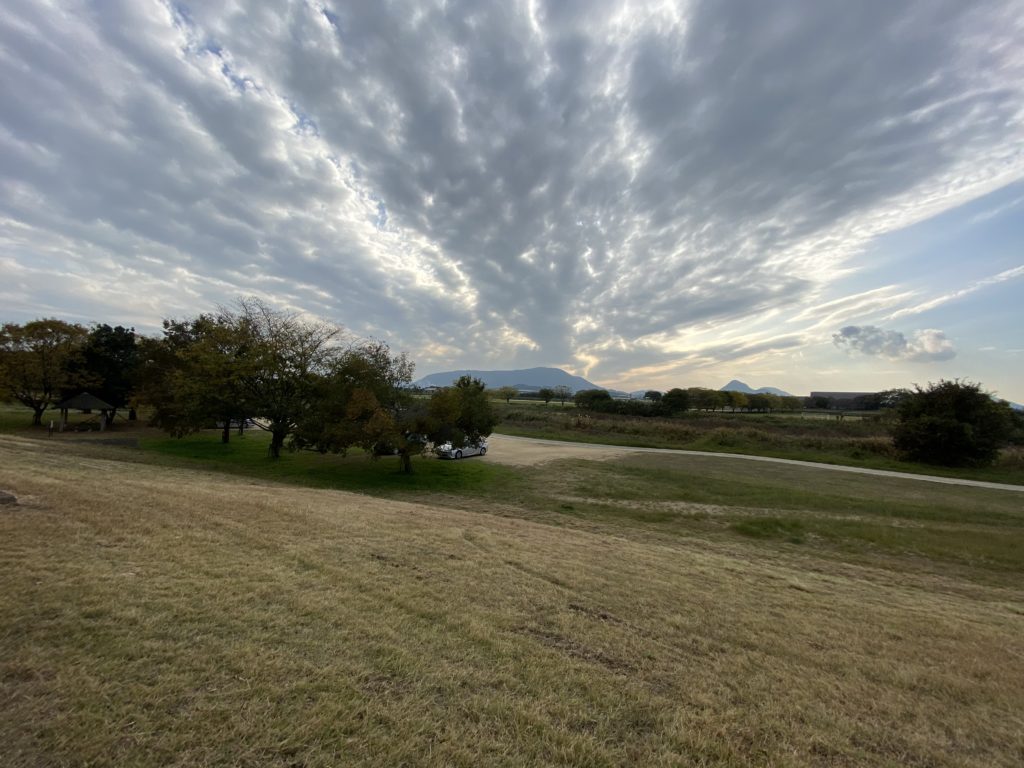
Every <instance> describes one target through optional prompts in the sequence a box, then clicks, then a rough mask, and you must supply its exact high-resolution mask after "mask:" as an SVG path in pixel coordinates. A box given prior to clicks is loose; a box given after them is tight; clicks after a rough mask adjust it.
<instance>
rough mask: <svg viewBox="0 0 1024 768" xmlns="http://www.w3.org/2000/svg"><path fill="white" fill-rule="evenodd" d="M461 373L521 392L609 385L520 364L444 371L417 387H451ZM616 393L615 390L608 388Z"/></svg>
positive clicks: (417, 382)
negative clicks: (500, 368)
mask: <svg viewBox="0 0 1024 768" xmlns="http://www.w3.org/2000/svg"><path fill="white" fill-rule="evenodd" d="M460 376H472V377H473V378H474V379H480V381H482V382H483V383H484V384H486V385H487V386H488V387H489V388H492V389H496V388H497V387H515V388H516V389H518V390H520V391H521V392H530V391H536V390H538V389H540V388H542V387H559V386H566V387H569V389H571V390H572V391H573V392H578V391H579V390H581V389H606V387H599V386H598V385H597V384H594V383H592V382H589V381H587V380H586V379H584V378H583V377H582V376H573V375H572V374H571V373H568V372H566V371H563V370H562V369H561V368H519V369H516V370H511V371H471V370H465V371H442V372H441V373H431V374H429V375H427V376H424V377H423V378H422V379H420V380H419V381H416V382H413V383H414V385H415V386H417V387H448V386H451V384H452V383H453V382H454V381H455V380H456V379H458V378H459V377H460ZM608 391H609V392H612V393H613V394H614V390H608Z"/></svg>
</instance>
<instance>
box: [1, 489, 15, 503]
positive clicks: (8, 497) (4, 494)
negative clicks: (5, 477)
mask: <svg viewBox="0 0 1024 768" xmlns="http://www.w3.org/2000/svg"><path fill="white" fill-rule="evenodd" d="M17 503H18V497H17V496H15V495H14V494H13V493H11V492H10V491H0V506H3V505H4V504H17Z"/></svg>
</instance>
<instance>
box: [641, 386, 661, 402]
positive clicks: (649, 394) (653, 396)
mask: <svg viewBox="0 0 1024 768" xmlns="http://www.w3.org/2000/svg"><path fill="white" fill-rule="evenodd" d="M644 400H650V401H651V402H652V403H657V402H659V401H660V400H661V392H659V391H658V390H656V389H648V390H647V391H646V392H644Z"/></svg>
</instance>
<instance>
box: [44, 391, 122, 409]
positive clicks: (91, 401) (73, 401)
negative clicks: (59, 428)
mask: <svg viewBox="0 0 1024 768" xmlns="http://www.w3.org/2000/svg"><path fill="white" fill-rule="evenodd" d="M57 407H58V408H60V409H61V410H64V409H67V410H69V411H112V410H114V406H112V405H111V404H110V403H106V402H104V401H103V400H100V399H99V398H98V397H96V395H90V394H89V393H88V392H82V393H81V394H79V395H75V396H74V397H69V398H68V399H67V400H65V401H64V402H63V403H59V404H58V405H57Z"/></svg>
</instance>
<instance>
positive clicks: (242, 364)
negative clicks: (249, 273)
mask: <svg viewBox="0 0 1024 768" xmlns="http://www.w3.org/2000/svg"><path fill="white" fill-rule="evenodd" d="M249 348H250V342H249V339H248V336H247V334H246V333H244V332H243V330H242V329H241V327H240V326H239V324H238V323H237V322H236V319H235V318H234V317H233V316H232V315H230V314H228V313H221V314H219V315H214V314H204V315H199V316H197V317H194V318H191V319H186V320H165V321H164V337H163V339H161V340H159V341H158V340H153V339H144V340H143V341H142V342H141V344H140V358H141V360H142V361H143V362H142V372H141V375H140V390H141V391H140V395H141V397H142V399H143V400H145V401H146V402H148V403H149V404H151V405H152V406H153V423H154V424H156V425H157V426H160V427H163V428H164V429H166V430H167V431H168V432H170V433H171V434H173V435H175V436H177V437H181V436H183V435H186V434H188V433H190V432H195V431H198V430H200V429H206V428H208V427H210V426H212V425H213V424H214V423H220V424H221V428H222V432H221V440H222V442H225V443H226V442H228V441H229V440H230V438H231V423H232V421H235V422H238V423H243V422H244V420H245V419H246V418H247V417H248V416H251V415H252V406H251V405H250V403H249V401H248V400H247V396H246V395H247V393H246V392H245V391H243V388H242V381H243V376H245V375H247V374H251V373H252V369H251V365H252V364H253V361H252V360H251V358H250V356H249V354H248V352H249Z"/></svg>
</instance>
